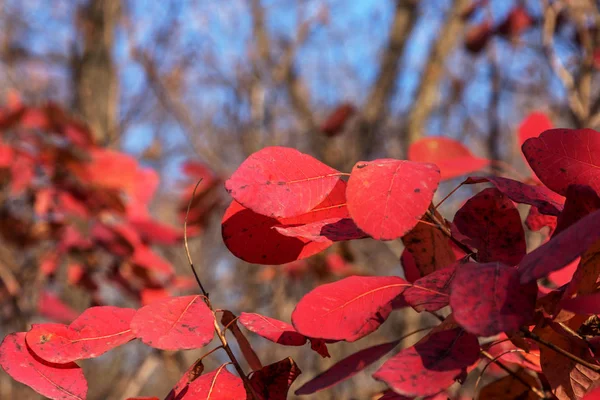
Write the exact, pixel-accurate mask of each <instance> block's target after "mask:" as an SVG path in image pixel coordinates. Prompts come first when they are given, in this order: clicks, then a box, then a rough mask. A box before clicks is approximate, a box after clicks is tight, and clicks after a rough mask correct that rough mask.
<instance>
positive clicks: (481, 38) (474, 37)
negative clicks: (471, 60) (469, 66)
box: [465, 20, 494, 54]
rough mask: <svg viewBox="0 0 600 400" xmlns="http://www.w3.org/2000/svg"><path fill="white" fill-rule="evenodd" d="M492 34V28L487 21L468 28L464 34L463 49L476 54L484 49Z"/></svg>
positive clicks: (490, 23)
mask: <svg viewBox="0 0 600 400" xmlns="http://www.w3.org/2000/svg"><path fill="white" fill-rule="evenodd" d="M493 34H494V27H493V25H492V22H491V21H489V20H486V21H483V22H481V23H480V24H478V25H473V26H470V27H469V28H468V29H467V31H466V33H465V48H466V49H467V50H468V51H470V52H471V53H475V54H477V53H479V52H481V50H483V49H484V48H485V46H486V45H487V43H488V42H489V40H490V39H491V37H492V36H493Z"/></svg>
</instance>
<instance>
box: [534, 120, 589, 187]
mask: <svg viewBox="0 0 600 400" xmlns="http://www.w3.org/2000/svg"><path fill="white" fill-rule="evenodd" d="M523 154H525V157H526V158H527V161H528V162H529V165H530V166H531V168H532V169H533V171H534V172H535V173H536V175H537V176H538V177H539V178H540V180H541V181H542V182H543V183H544V185H546V186H548V187H549V188H550V189H552V190H554V191H555V192H556V193H559V194H561V195H563V196H565V195H566V194H567V188H568V187H569V185H572V184H580V185H589V186H591V187H592V189H594V190H595V191H596V192H597V193H598V192H600V158H598V157H597V154H600V133H598V132H596V131H594V130H592V129H550V130H547V131H545V132H544V133H542V134H541V135H540V136H539V137H538V138H531V139H528V140H527V141H526V142H525V143H524V144H523Z"/></svg>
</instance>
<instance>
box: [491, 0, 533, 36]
mask: <svg viewBox="0 0 600 400" xmlns="http://www.w3.org/2000/svg"><path fill="white" fill-rule="evenodd" d="M532 24H533V19H532V18H531V16H530V15H529V13H528V12H527V9H526V8H525V7H523V6H518V7H515V8H513V9H512V10H511V11H510V13H509V14H508V15H507V17H506V19H505V20H504V21H503V22H502V23H501V24H500V25H498V27H496V32H497V33H498V34H499V35H503V36H508V37H516V36H519V35H521V34H522V33H523V32H524V31H526V30H527V28H529V27H530V26H531V25H532Z"/></svg>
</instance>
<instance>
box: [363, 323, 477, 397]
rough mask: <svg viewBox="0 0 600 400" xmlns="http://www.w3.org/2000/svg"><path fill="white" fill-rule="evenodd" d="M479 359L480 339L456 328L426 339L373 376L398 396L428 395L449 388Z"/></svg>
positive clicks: (396, 357) (382, 367) (386, 363)
mask: <svg viewBox="0 0 600 400" xmlns="http://www.w3.org/2000/svg"><path fill="white" fill-rule="evenodd" d="M478 359H479V343H478V341H477V337H476V336H474V335H471V334H470V333H466V332H465V331H463V330H462V329H460V328H455V329H451V330H445V331H441V332H433V333H431V334H429V335H427V336H425V337H424V338H423V339H421V340H420V341H419V342H418V343H417V344H416V345H414V346H412V347H409V348H407V349H404V350H402V351H401V352H400V353H398V354H397V355H395V356H394V357H392V358H390V359H389V360H388V361H386V362H385V363H384V364H383V365H382V366H381V368H379V370H377V372H375V374H374V375H373V377H374V378H375V379H377V380H380V381H383V382H385V383H386V384H387V385H388V386H389V387H390V388H391V389H392V390H394V391H395V392H396V393H398V394H401V395H404V396H410V397H416V396H428V395H433V394H436V393H439V392H441V391H442V390H444V389H446V388H447V387H448V386H450V385H451V384H452V383H454V379H455V378H457V377H458V376H459V375H461V374H462V373H463V372H465V370H466V369H467V367H469V366H471V365H472V364H474V363H475V362H476V361H477V360H478Z"/></svg>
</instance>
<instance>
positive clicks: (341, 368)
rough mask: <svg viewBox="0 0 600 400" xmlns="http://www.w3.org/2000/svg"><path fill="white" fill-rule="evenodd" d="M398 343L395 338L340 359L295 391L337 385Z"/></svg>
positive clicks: (318, 389) (308, 391)
mask: <svg viewBox="0 0 600 400" xmlns="http://www.w3.org/2000/svg"><path fill="white" fill-rule="evenodd" d="M398 343H400V341H399V340H395V341H393V342H389V343H383V344H379V345H376V346H371V347H368V348H366V349H363V350H360V351H358V352H356V353H354V354H352V355H350V356H348V357H346V358H344V359H343V360H340V361H338V362H337V363H335V364H334V365H333V366H332V367H331V368H329V369H328V370H327V371H325V372H323V373H321V374H319V375H317V376H316V377H315V378H313V379H311V380H310V381H308V382H306V383H305V384H304V385H302V386H301V387H300V388H299V389H298V390H296V392H295V393H296V395H303V394H311V393H316V392H319V391H321V390H323V389H327V388H329V387H331V386H334V385H337V384H338V383H340V382H343V381H345V380H346V379H349V378H350V377H352V376H354V375H356V374H357V373H359V372H360V371H362V370H363V369H365V368H367V367H368V366H369V365H371V364H373V363H374V362H375V361H377V360H379V359H380V358H381V357H383V356H384V355H385V354H387V353H389V352H390V351H391V350H392V349H393V348H394V347H396V346H397V345H398Z"/></svg>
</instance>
